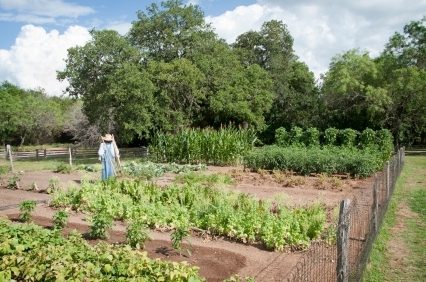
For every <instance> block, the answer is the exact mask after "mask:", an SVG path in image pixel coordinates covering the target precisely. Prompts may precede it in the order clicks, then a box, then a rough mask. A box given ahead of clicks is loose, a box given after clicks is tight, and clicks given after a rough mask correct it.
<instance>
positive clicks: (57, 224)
mask: <svg viewBox="0 0 426 282" xmlns="http://www.w3.org/2000/svg"><path fill="white" fill-rule="evenodd" d="M69 216H70V215H69V213H68V212H67V211H64V210H60V211H58V212H56V213H55V214H54V215H53V217H52V224H53V229H54V230H62V229H64V227H65V226H67V223H68V218H69Z"/></svg>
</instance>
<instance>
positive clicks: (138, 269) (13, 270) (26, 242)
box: [0, 218, 204, 282]
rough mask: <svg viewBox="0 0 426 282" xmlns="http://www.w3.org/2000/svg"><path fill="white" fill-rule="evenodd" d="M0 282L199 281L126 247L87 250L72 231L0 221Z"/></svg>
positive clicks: (191, 270) (194, 273) (188, 270)
mask: <svg viewBox="0 0 426 282" xmlns="http://www.w3.org/2000/svg"><path fill="white" fill-rule="evenodd" d="M0 242H1V243H0V257H1V260H0V281H88V280H90V281H188V282H196V281H204V278H202V277H200V276H199V275H198V270H199V268H198V267H196V266H193V267H192V266H189V265H188V263H187V262H181V263H176V262H170V261H161V260H154V259H150V258H148V257H147V253H146V252H142V251H138V250H134V249H132V248H131V247H130V246H129V245H111V244H107V243H104V242H102V241H101V242H100V243H98V244H97V245H95V246H91V245H90V244H88V243H87V242H86V240H84V239H83V238H82V236H81V234H79V233H77V232H76V231H75V230H74V231H72V232H71V233H69V234H68V236H67V238H64V237H63V236H62V235H61V233H60V232H58V231H57V230H48V229H43V228H42V227H40V226H37V225H34V224H20V223H17V224H11V223H10V221H8V220H6V219H1V218H0Z"/></svg>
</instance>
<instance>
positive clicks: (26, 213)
mask: <svg viewBox="0 0 426 282" xmlns="http://www.w3.org/2000/svg"><path fill="white" fill-rule="evenodd" d="M35 208H36V202H35V201H33V200H27V201H22V202H21V204H20V205H19V211H21V212H23V213H22V214H21V215H19V218H20V219H22V220H23V221H25V222H28V221H30V219H31V212H32V211H34V209H35Z"/></svg>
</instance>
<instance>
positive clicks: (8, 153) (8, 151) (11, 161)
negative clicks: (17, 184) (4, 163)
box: [6, 145, 13, 172]
mask: <svg viewBox="0 0 426 282" xmlns="http://www.w3.org/2000/svg"><path fill="white" fill-rule="evenodd" d="M6 151H7V155H8V156H9V160H10V170H11V171H12V172H13V159H12V149H11V148H10V145H6Z"/></svg>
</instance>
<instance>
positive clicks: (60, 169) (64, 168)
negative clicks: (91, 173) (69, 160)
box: [54, 163, 72, 174]
mask: <svg viewBox="0 0 426 282" xmlns="http://www.w3.org/2000/svg"><path fill="white" fill-rule="evenodd" d="M71 171H72V167H71V166H70V165H69V164H66V163H60V164H59V165H58V166H57V167H56V169H55V170H54V172H56V173H64V174H70V173H71Z"/></svg>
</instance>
